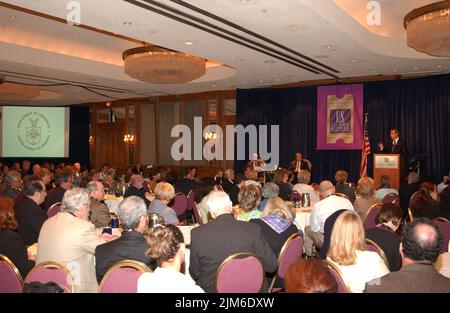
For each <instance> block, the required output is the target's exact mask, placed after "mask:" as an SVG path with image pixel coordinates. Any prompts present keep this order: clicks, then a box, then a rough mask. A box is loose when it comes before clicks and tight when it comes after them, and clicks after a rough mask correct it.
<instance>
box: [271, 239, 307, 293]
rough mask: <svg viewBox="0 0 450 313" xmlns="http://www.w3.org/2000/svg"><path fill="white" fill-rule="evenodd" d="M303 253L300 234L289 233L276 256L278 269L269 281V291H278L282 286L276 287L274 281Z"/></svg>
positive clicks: (282, 275)
mask: <svg viewBox="0 0 450 313" xmlns="http://www.w3.org/2000/svg"><path fill="white" fill-rule="evenodd" d="M302 253H303V238H302V236H300V234H298V233H295V234H293V235H291V236H290V237H289V238H288V239H287V240H286V242H285V243H284V245H283V247H282V248H281V251H280V254H279V256H278V269H277V273H276V275H275V276H274V277H273V278H272V282H271V283H270V287H269V292H279V291H282V290H283V289H282V288H276V287H275V282H276V280H277V278H278V277H280V278H283V279H284V276H285V275H286V272H287V270H288V268H289V266H290V265H291V264H292V263H294V262H295V261H296V260H297V259H298V258H300V257H301V256H302Z"/></svg>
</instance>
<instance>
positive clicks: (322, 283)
mask: <svg viewBox="0 0 450 313" xmlns="http://www.w3.org/2000/svg"><path fill="white" fill-rule="evenodd" d="M284 289H285V291H286V292H290V293H294V292H295V293H336V292H337V289H338V285H337V283H336V280H335V279H334V276H333V275H332V274H331V273H330V271H329V270H328V267H327V266H326V265H325V263H324V262H322V261H321V260H319V259H309V260H304V259H299V260H297V261H295V262H294V263H292V264H291V265H290V266H289V268H288V270H287V272H286V276H285V277H284Z"/></svg>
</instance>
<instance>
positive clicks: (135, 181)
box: [123, 174, 150, 206]
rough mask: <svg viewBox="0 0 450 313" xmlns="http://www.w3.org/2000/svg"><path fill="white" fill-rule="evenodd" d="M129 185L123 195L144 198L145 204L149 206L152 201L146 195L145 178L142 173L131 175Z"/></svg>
mask: <svg viewBox="0 0 450 313" xmlns="http://www.w3.org/2000/svg"><path fill="white" fill-rule="evenodd" d="M129 185H130V187H128V188H127V190H125V194H124V195H123V197H124V198H127V197H130V196H137V197H139V198H141V199H142V200H144V202H145V205H146V206H148V205H149V204H150V201H149V200H148V199H147V198H146V197H145V189H144V178H142V176H141V174H133V175H131V177H130V184H129Z"/></svg>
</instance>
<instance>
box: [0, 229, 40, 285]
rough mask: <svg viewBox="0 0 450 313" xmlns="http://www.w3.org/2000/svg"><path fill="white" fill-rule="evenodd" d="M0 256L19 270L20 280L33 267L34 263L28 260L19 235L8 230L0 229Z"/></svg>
mask: <svg viewBox="0 0 450 313" xmlns="http://www.w3.org/2000/svg"><path fill="white" fill-rule="evenodd" d="M0 254H3V255H4V256H6V257H8V258H9V259H10V260H11V262H13V263H14V265H15V266H16V267H17V269H18V270H19V272H20V274H21V275H22V278H25V276H26V275H27V274H28V272H29V271H30V269H31V268H32V267H33V266H34V261H30V260H28V253H27V248H26V247H25V244H24V243H23V240H22V237H20V235H19V233H17V232H15V231H13V230H10V229H0Z"/></svg>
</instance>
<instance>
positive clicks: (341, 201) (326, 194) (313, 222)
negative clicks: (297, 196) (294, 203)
mask: <svg viewBox="0 0 450 313" xmlns="http://www.w3.org/2000/svg"><path fill="white" fill-rule="evenodd" d="M319 193H320V198H321V199H322V200H320V201H319V202H317V203H316V204H315V205H314V207H313V209H312V211H311V217H310V226H307V227H306V228H305V238H304V239H305V253H306V255H308V256H311V255H312V254H313V246H315V247H317V248H318V249H320V248H321V247H322V244H323V238H324V235H323V234H324V225H325V221H326V219H327V218H328V217H329V216H330V215H331V214H333V213H334V212H336V211H339V210H352V211H353V205H352V203H351V202H350V200H348V199H346V198H344V197H339V196H337V195H335V189H334V186H333V184H332V183H331V182H330V181H328V180H324V181H322V182H321V183H320V185H319Z"/></svg>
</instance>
